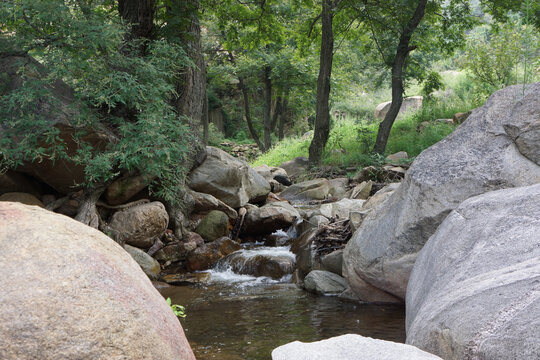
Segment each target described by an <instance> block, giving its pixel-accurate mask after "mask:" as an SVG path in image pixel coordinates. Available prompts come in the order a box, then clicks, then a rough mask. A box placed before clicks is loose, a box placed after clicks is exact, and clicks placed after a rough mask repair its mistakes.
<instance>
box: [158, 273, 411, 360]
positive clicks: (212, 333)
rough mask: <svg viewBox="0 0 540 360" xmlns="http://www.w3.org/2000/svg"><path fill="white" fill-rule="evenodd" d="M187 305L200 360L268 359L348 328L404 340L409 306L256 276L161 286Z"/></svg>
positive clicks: (167, 294) (192, 339) (193, 343)
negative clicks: (325, 293) (364, 301)
mask: <svg viewBox="0 0 540 360" xmlns="http://www.w3.org/2000/svg"><path fill="white" fill-rule="evenodd" d="M161 293H162V295H163V296H165V297H171V299H172V302H173V303H178V304H182V305H184V306H185V307H186V312H187V315H188V316H187V317H186V318H185V319H182V320H181V321H182V326H183V327H184V330H185V332H186V336H187V338H188V340H189V342H190V344H191V347H192V348H193V351H194V353H195V355H196V357H197V359H198V360H206V359H224V360H229V359H254V360H256V359H270V353H271V351H272V350H273V349H274V348H276V347H278V346H280V345H283V344H286V343H288V342H291V341H295V340H299V341H305V342H311V341H317V340H321V339H324V338H328V337H333V336H338V335H342V334H347V333H354V334H360V335H363V336H369V337H373V338H378V339H384V340H391V341H396V342H404V341H405V309H404V308H403V307H397V306H376V305H358V304H355V303H350V302H345V301H342V300H339V299H338V298H336V297H318V296H315V295H312V294H309V293H306V292H304V291H302V290H300V289H298V288H297V287H296V286H295V285H292V284H282V283H271V282H270V283H263V284H258V285H255V284H254V283H253V282H246V283H240V284H236V285H231V284H213V285H209V286H193V287H191V286H189V287H188V286H185V287H171V288H166V289H162V290H161Z"/></svg>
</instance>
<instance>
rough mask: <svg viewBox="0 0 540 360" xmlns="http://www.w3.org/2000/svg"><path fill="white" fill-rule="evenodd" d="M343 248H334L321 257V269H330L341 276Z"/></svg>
mask: <svg viewBox="0 0 540 360" xmlns="http://www.w3.org/2000/svg"><path fill="white" fill-rule="evenodd" d="M342 268H343V249H340V250H336V251H333V252H331V253H330V254H327V255H324V256H322V257H321V270H326V271H330V272H332V273H334V274H337V275H339V276H342V271H341V270H342Z"/></svg>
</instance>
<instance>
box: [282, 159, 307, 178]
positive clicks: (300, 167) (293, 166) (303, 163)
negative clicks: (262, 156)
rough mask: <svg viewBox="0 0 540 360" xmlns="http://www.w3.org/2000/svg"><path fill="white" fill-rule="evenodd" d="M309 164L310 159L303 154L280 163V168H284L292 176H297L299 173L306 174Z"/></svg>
mask: <svg viewBox="0 0 540 360" xmlns="http://www.w3.org/2000/svg"><path fill="white" fill-rule="evenodd" d="M308 166H309V159H308V158H307V157H303V156H301V157H297V158H294V159H292V160H290V161H287V162H284V163H282V164H281V165H279V167H280V168H282V169H284V170H285V171H286V172H287V175H289V176H292V177H297V176H298V175H302V174H304V173H305V172H306V170H307V168H308Z"/></svg>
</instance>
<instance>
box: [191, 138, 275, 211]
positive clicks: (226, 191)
mask: <svg viewBox="0 0 540 360" xmlns="http://www.w3.org/2000/svg"><path fill="white" fill-rule="evenodd" d="M206 151H207V157H206V160H205V161H204V162H203V163H202V164H201V165H200V166H199V167H197V168H196V169H195V170H193V171H192V172H191V174H190V175H189V178H188V180H189V184H188V185H189V187H190V188H191V189H193V190H195V191H198V192H202V193H206V194H211V195H213V196H214V197H216V198H217V199H219V200H221V201H223V202H224V203H225V204H227V205H229V206H230V207H232V208H239V207H242V206H244V205H245V204H247V203H248V202H255V203H256V202H259V201H263V200H264V199H265V198H266V196H267V195H268V193H269V192H270V184H269V183H268V181H266V180H265V179H264V178H263V177H262V176H261V175H259V174H258V173H257V172H256V171H255V170H253V169H252V168H250V167H249V165H248V164H247V163H246V162H245V161H243V160H240V159H237V158H234V157H233V156H231V155H229V154H227V153H226V152H225V151H223V150H220V149H217V148H215V147H212V146H207V147H206Z"/></svg>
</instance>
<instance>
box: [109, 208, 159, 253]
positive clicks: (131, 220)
mask: <svg viewBox="0 0 540 360" xmlns="http://www.w3.org/2000/svg"><path fill="white" fill-rule="evenodd" d="M168 223H169V215H168V214H167V211H165V206H164V205H163V204H162V203H160V202H159V201H154V202H150V203H146V204H142V205H137V206H134V207H131V208H126V209H124V210H121V211H117V212H115V213H114V214H113V216H112V218H111V222H110V223H109V228H110V230H111V232H112V234H111V235H112V236H113V238H114V239H116V240H117V241H119V242H122V243H124V242H125V243H126V244H129V245H132V246H135V247H138V248H141V249H148V248H149V247H150V246H152V245H153V244H154V242H155V241H156V239H157V238H160V237H161V236H162V235H163V233H165V230H167V225H168Z"/></svg>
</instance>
